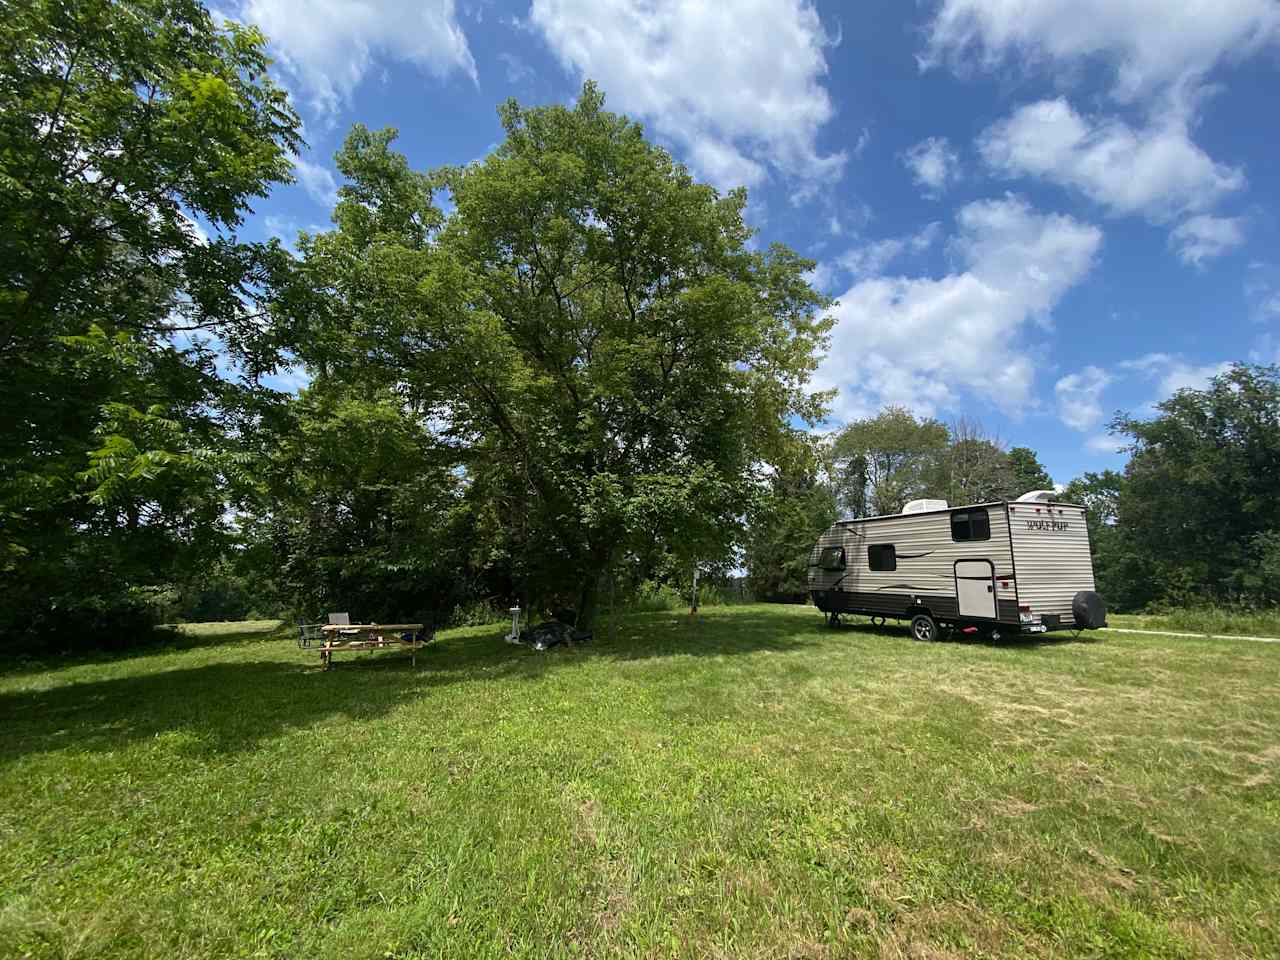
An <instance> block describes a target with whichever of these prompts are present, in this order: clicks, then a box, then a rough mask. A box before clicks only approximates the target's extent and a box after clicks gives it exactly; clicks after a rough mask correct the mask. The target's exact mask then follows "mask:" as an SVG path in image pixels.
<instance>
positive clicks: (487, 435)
mask: <svg viewBox="0 0 1280 960" xmlns="http://www.w3.org/2000/svg"><path fill="white" fill-rule="evenodd" d="M500 114H501V118H502V123H503V127H504V130H505V132H506V139H505V140H504V142H503V143H502V144H500V145H499V146H498V148H497V149H496V150H495V151H494V152H493V153H492V154H490V155H489V156H488V157H486V158H485V159H484V160H482V161H479V162H477V163H473V164H470V165H468V166H465V167H457V168H449V169H445V170H439V171H435V172H433V173H431V174H419V173H415V172H414V171H412V170H411V169H410V168H409V166H408V164H407V163H406V162H405V161H404V158H402V157H400V156H399V155H398V154H395V153H394V152H393V151H392V150H391V149H390V144H391V142H392V140H393V138H394V132H393V131H383V132H381V133H370V132H368V131H366V130H363V129H362V128H357V129H356V130H355V131H353V133H352V135H351V137H349V138H348V141H347V144H346V146H345V147H344V149H343V152H342V153H341V154H340V155H339V163H340V167H341V169H342V171H343V173H344V175H346V176H347V177H348V178H349V179H350V181H351V182H350V184H349V185H346V186H344V187H343V188H342V190H341V191H340V197H341V199H340V201H339V204H338V208H337V210H336V211H335V218H334V219H335V223H336V225H337V226H336V229H335V230H334V231H332V232H331V233H328V234H324V235H321V236H318V237H315V238H304V239H303V242H302V251H303V265H302V267H301V271H300V278H301V281H300V283H299V284H298V285H297V286H296V287H295V288H294V289H293V290H292V291H290V293H289V295H288V296H287V297H286V298H284V299H283V300H282V302H281V310H282V311H283V312H285V313H286V314H288V315H289V316H290V317H291V318H292V320H291V321H290V322H292V323H294V324H295V325H296V326H297V328H298V329H299V330H301V331H303V333H304V335H303V337H302V338H301V339H300V340H299V342H298V343H297V345H296V349H297V350H298V351H299V353H300V354H301V355H303V356H304V357H308V358H309V359H314V361H315V362H316V363H317V365H318V366H320V367H321V368H323V369H326V370H330V375H333V376H343V377H365V376H374V377H381V378H383V379H385V380H387V381H388V382H395V383H397V384H399V385H400V389H401V390H402V391H403V395H404V397H405V398H406V401H407V402H411V403H413V404H414V405H416V407H417V408H418V409H421V410H423V411H429V412H430V414H431V415H432V416H433V417H435V418H436V420H437V421H438V425H439V432H440V436H441V442H442V443H445V444H449V445H451V446H452V447H453V448H454V449H455V450H457V451H458V456H459V458H460V463H461V464H462V466H463V469H464V470H465V471H466V475H467V476H468V478H469V480H470V481H471V482H474V483H477V484H483V485H484V486H485V487H487V488H488V489H489V490H491V491H492V492H493V493H494V494H495V496H496V497H497V498H498V499H499V501H500V506H499V513H500V515H501V517H502V521H503V523H504V526H505V527H506V528H507V530H508V531H509V534H510V536H511V537H512V538H513V542H515V543H516V545H517V546H518V548H519V552H520V554H521V556H523V557H525V558H527V562H526V567H525V569H524V570H523V571H522V573H521V576H522V577H524V578H527V579H529V580H530V581H531V583H530V587H529V589H531V590H533V591H534V592H535V593H546V592H548V591H555V590H557V589H563V584H564V583H566V582H571V583H574V584H576V586H575V587H574V589H573V593H574V595H573V596H572V597H566V598H564V599H566V600H569V601H571V602H573V603H575V604H577V606H578V609H579V612H580V615H581V617H582V618H583V619H585V620H589V619H590V616H591V611H592V609H593V606H594V598H595V590H596V585H597V582H598V579H599V576H600V573H601V571H604V570H607V569H609V568H610V567H611V566H612V565H613V564H614V563H615V562H617V561H618V560H619V559H620V558H621V557H622V556H623V555H624V554H625V553H626V552H627V551H628V550H638V549H641V548H644V547H646V546H647V545H649V544H652V543H653V542H655V541H658V542H663V543H667V544H669V545H670V546H671V548H672V549H673V550H676V551H678V552H680V553H682V554H683V555H684V556H685V557H686V558H687V559H688V560H690V561H692V560H696V559H698V558H703V559H712V558H716V557H719V556H720V555H722V554H724V553H725V552H726V551H727V550H728V549H729V546H730V542H731V539H732V537H733V535H734V532H735V531H736V530H739V529H740V528H741V524H742V522H743V520H744V519H745V517H746V514H747V512H748V510H749V506H750V504H751V502H752V498H753V497H754V496H756V495H757V494H758V493H759V492H760V491H761V489H762V487H763V477H764V474H763V473H762V470H761V466H762V465H764V464H769V465H778V464H785V463H788V462H790V461H791V460H794V459H795V458H796V457H798V456H801V455H802V449H803V445H802V444H801V443H799V437H798V433H797V430H796V428H795V427H793V426H792V421H793V419H799V420H802V421H808V422H810V423H813V422H814V421H815V420H816V419H817V418H818V417H819V416H820V415H821V413H822V410H823V406H822V402H823V398H822V397H821V396H819V395H816V394H814V393H812V392H810V391H809V390H808V389H807V382H808V378H809V375H810V374H811V372H812V371H813V369H814V368H815V366H816V363H817V359H818V355H819V351H820V350H821V348H822V347H823V345H824V343H825V338H826V332H827V330H828V328H829V327H830V324H831V320H830V319H829V318H827V317H825V316H824V315H823V312H824V310H825V308H826V306H827V305H828V301H827V300H826V299H825V298H823V297H822V296H821V295H819V294H818V293H816V292H815V291H814V290H813V289H812V288H811V287H810V286H809V285H808V283H807V282H806V281H805V279H804V276H803V274H804V272H805V271H806V270H808V269H810V268H811V267H812V262H811V261H807V260H804V259H802V258H800V257H797V256H796V255H795V254H793V253H792V252H791V251H789V250H787V249H785V248H783V247H780V246H775V247H772V248H770V249H769V250H767V251H764V252H758V251H753V250H751V249H750V248H749V246H748V240H749V239H750V236H751V231H750V230H749V228H747V227H746V226H745V224H744V223H743V221H742V210H743V206H744V204H745V202H746V197H745V194H744V193H743V192H741V191H735V192H732V193H730V194H728V195H727V196H721V195H720V194H718V193H717V192H716V191H715V190H714V189H712V188H711V187H708V186H705V185H702V184H698V183H696V182H695V181H694V180H693V179H692V178H691V177H690V176H689V174H688V172H687V171H686V170H685V169H684V168H683V167H682V166H681V165H679V164H677V163H675V162H674V161H673V160H672V159H671V157H670V156H669V155H668V154H667V153H666V152H665V151H664V150H662V149H660V148H658V147H655V146H654V145H652V144H651V143H649V142H648V141H647V140H646V139H645V138H644V135H643V131H642V129H641V128H640V127H639V125H637V124H635V123H633V122H631V121H629V120H627V119H626V118H624V117H620V116H617V115H615V114H612V113H609V112H607V111H606V110H604V108H603V96H602V95H601V94H600V92H599V91H598V90H597V89H596V88H595V87H594V86H593V85H591V84H587V85H586V86H585V87H584V88H583V91H582V94H581V96H580V97H579V99H578V102H577V103H576V104H575V105H574V106H572V107H561V106H553V107H536V108H529V109H526V108H523V107H520V106H519V105H517V104H516V103H514V102H508V103H507V104H506V105H504V106H503V108H502V109H501V111H500ZM433 189H446V190H447V191H448V193H449V195H450V197H451V199H452V202H453V206H454V209H453V210H452V212H450V213H449V215H448V216H444V217H442V216H441V215H440V213H439V212H438V210H437V209H436V208H435V207H434V206H433V205H432V191H433ZM320 291H337V296H336V297H332V298H330V297H327V296H325V295H322V294H321V293H320ZM318 301H324V302H323V305H322V306H321V307H320V309H315V310H313V309H312V305H313V304H316V303H317V302H318ZM317 345H319V347H320V350H321V352H319V353H311V351H314V350H316V348H317ZM335 356H341V357H343V358H344V360H345V361H346V362H345V364H344V367H343V370H342V371H341V372H337V371H336V368H335V367H333V365H332V359H333V357H335ZM677 534H678V535H677ZM557 585H560V586H559V587H557Z"/></svg>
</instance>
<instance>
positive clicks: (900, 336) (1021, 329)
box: [817, 196, 1102, 418]
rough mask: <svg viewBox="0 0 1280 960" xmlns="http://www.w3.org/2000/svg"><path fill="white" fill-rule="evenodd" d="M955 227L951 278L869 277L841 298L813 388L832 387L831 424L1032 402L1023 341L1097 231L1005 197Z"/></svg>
mask: <svg viewBox="0 0 1280 960" xmlns="http://www.w3.org/2000/svg"><path fill="white" fill-rule="evenodd" d="M957 222H958V231H957V235H956V236H955V237H954V238H953V239H952V240H951V241H950V243H949V249H950V251H951V252H952V254H953V255H954V256H955V258H956V260H957V261H958V263H959V266H960V270H959V271H958V272H955V273H951V274H948V275H946V276H943V277H941V278H940V279H933V278H930V277H905V276H898V277H874V278H871V279H865V280H862V281H860V282H858V283H855V284H854V285H853V286H852V287H850V288H849V289H848V290H847V291H846V292H845V293H844V294H843V295H841V296H840V298H839V299H840V305H839V306H838V307H837V308H836V310H835V314H836V317H837V325H836V328H835V330H834V331H833V334H832V345H831V351H830V353H829V355H828V356H827V358H826V359H825V360H824V362H823V364H822V366H821V367H820V369H819V372H818V378H817V380H818V384H819V386H822V387H829V386H839V387H840V389H841V394H840V396H839V398H838V399H837V401H836V409H835V413H836V415H837V416H838V417H840V418H849V417H853V416H857V415H859V414H860V413H862V412H865V411H867V410H871V409H875V408H876V407H878V406H879V405H881V404H885V403H899V404H903V405H905V406H908V407H910V408H911V409H913V410H915V411H917V412H919V413H924V414H932V413H935V412H936V411H938V410H940V409H946V408H953V407H954V406H955V404H956V402H957V400H958V394H959V392H960V391H966V392H969V393H972V394H975V395H977V396H979V397H981V398H983V399H985V400H987V401H989V402H990V403H992V404H994V405H995V406H996V407H998V408H999V409H1001V410H1003V411H1005V412H1007V413H1010V414H1013V415H1017V414H1018V413H1019V412H1020V411H1022V410H1025V409H1026V407H1027V406H1028V405H1029V404H1030V402H1031V400H1030V398H1031V384H1032V379H1033V376H1034V372H1035V363H1034V361H1033V360H1032V358H1031V354H1030V350H1029V348H1028V346H1027V344H1026V343H1025V342H1024V333H1025V331H1026V329H1027V328H1028V327H1029V326H1031V325H1032V324H1034V323H1036V322H1046V323H1047V322H1048V319H1049V316H1050V314H1051V312H1052V310H1053V309H1054V307H1056V306H1057V304H1058V302H1059V301H1060V300H1061V299H1062V297H1063V295H1064V294H1066V292H1067V291H1068V290H1069V289H1071V287H1073V286H1075V285H1076V284H1077V283H1079V282H1080V281H1081V280H1082V279H1083V278H1084V277H1085V275H1086V274H1087V273H1088V272H1089V270H1090V269H1091V267H1092V266H1093V263H1094V258H1095V255H1096V253H1097V251H1098V248H1099V246H1100V245H1101V243H1102V232H1101V231H1100V230H1098V229H1097V228H1096V227H1093V226H1091V225H1089V224H1085V223H1081V222H1080V221H1078V220H1075V219H1074V218H1072V217H1068V216H1062V215H1058V214H1042V213H1039V212H1037V211H1035V210H1033V209H1032V208H1031V207H1030V206H1029V205H1028V204H1027V203H1026V202H1025V201H1023V200H1020V199H1018V198H1016V197H1012V196H1011V197H1006V198H1004V199H1001V200H987V201H982V202H978V203H971V204H969V205H967V206H965V207H963V208H962V209H961V210H960V212H959V214H958V215H957Z"/></svg>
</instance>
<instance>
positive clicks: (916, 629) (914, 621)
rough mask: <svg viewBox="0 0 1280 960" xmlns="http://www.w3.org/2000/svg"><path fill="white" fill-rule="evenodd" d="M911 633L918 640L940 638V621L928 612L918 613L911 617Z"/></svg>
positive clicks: (930, 640)
mask: <svg viewBox="0 0 1280 960" xmlns="http://www.w3.org/2000/svg"><path fill="white" fill-rule="evenodd" d="M911 635H912V636H913V637H915V638H916V639H917V640H924V641H926V642H932V641H934V640H937V639H938V636H939V632H938V621H936V620H934V619H933V617H931V616H929V615H928V614H927V613H918V614H916V615H915V616H914V617H912V618H911Z"/></svg>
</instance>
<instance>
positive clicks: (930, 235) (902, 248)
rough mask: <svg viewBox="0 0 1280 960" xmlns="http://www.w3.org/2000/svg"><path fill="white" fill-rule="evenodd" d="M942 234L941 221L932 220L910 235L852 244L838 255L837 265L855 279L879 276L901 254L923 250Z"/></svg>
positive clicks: (921, 251) (922, 251)
mask: <svg viewBox="0 0 1280 960" xmlns="http://www.w3.org/2000/svg"><path fill="white" fill-rule="evenodd" d="M941 235H942V224H941V223H940V222H939V221H937V220H935V221H933V222H932V223H928V224H926V225H925V226H924V227H922V228H921V229H919V230H918V231H916V232H915V233H913V234H910V235H909V236H905V237H890V238H888V239H885V240H876V241H874V242H873V243H867V244H863V245H862V246H859V247H854V248H853V249H851V250H848V251H846V252H845V253H843V254H842V255H841V256H839V257H838V258H837V259H836V265H837V266H838V267H840V268H841V269H843V270H845V271H846V272H848V273H851V274H853V276H855V277H858V278H863V277H874V276H879V275H880V274H881V273H883V272H884V270H885V268H886V267H888V266H889V264H891V263H893V261H895V260H897V259H898V257H900V256H902V255H903V254H904V253H924V252H925V251H926V250H928V249H929V248H930V247H932V246H933V245H934V244H935V243H936V242H937V241H938V238H939V237H940V236H941Z"/></svg>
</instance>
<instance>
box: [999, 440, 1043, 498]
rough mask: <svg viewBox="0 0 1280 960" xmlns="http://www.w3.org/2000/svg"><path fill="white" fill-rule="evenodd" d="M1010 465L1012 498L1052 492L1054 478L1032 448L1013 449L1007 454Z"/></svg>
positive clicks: (1010, 493)
mask: <svg viewBox="0 0 1280 960" xmlns="http://www.w3.org/2000/svg"><path fill="white" fill-rule="evenodd" d="M1006 457H1007V458H1008V463H1009V478H1010V481H1011V483H1012V485H1013V486H1012V490H1010V492H1009V495H1010V496H1011V497H1015V498H1016V497H1020V496H1021V495H1022V494H1024V493H1029V492H1030V491H1032V490H1052V489H1053V478H1052V477H1050V476H1049V471H1048V470H1046V469H1045V468H1044V464H1042V463H1041V462H1040V459H1039V457H1037V456H1036V452H1035V451H1034V450H1032V449H1031V448H1030V447H1013V448H1012V449H1010V450H1009V452H1008V453H1007V454H1006Z"/></svg>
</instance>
